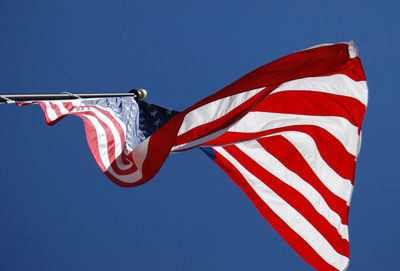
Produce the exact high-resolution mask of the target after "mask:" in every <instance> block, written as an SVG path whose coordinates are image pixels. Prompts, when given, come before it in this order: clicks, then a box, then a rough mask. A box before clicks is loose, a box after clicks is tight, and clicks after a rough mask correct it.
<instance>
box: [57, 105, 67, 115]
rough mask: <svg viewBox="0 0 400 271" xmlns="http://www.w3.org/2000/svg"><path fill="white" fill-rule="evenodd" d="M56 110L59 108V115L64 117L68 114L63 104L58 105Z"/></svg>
mask: <svg viewBox="0 0 400 271" xmlns="http://www.w3.org/2000/svg"><path fill="white" fill-rule="evenodd" d="M58 108H60V111H61V114H63V115H65V114H68V113H69V110H68V109H67V108H65V106H64V102H60V103H58Z"/></svg>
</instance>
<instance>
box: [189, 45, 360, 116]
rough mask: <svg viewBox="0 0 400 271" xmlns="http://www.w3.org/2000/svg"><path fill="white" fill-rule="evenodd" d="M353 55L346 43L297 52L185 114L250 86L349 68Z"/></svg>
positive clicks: (273, 83) (259, 86)
mask: <svg viewBox="0 0 400 271" xmlns="http://www.w3.org/2000/svg"><path fill="white" fill-rule="evenodd" d="M352 61H353V60H352V59H351V58H350V56H349V53H348V45H347V44H334V45H331V46H323V47H318V48H313V49H309V50H305V51H300V52H296V53H293V54H290V55H287V56H285V57H282V58H280V59H278V60H275V61H273V62H271V63H268V64H266V65H264V66H261V67H260V68H258V69H256V70H254V71H252V72H250V73H248V74H246V75H245V76H243V77H241V78H240V79H239V80H237V81H235V82H233V83H232V84H230V85H228V86H227V87H225V88H223V89H222V90H220V91H218V92H217V93H215V94H213V95H211V96H209V97H207V98H205V99H203V100H201V101H200V102H198V103H196V104H194V105H193V106H191V107H189V108H188V109H186V110H185V111H183V112H182V113H183V114H186V113H188V112H190V111H192V110H194V109H196V108H198V107H200V106H202V105H205V104H207V103H210V102H212V101H214V100H218V99H221V98H224V97H228V96H231V95H234V94H237V93H241V92H243V91H247V90H250V89H257V88H261V87H269V86H275V85H280V84H282V83H283V82H287V81H291V80H295V79H299V78H304V77H313V76H319V75H323V74H328V73H340V72H343V71H344V70H347V69H350V68H349V67H348V65H353V64H352Z"/></svg>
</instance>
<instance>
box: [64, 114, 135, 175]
mask: <svg viewBox="0 0 400 271" xmlns="http://www.w3.org/2000/svg"><path fill="white" fill-rule="evenodd" d="M75 112H76V113H84V112H93V113H94V114H95V115H96V117H98V118H99V119H100V120H101V121H103V122H104V123H105V124H106V126H107V127H108V128H109V129H110V131H111V133H112V137H113V141H114V146H115V147H114V157H115V158H116V160H115V162H116V166H117V167H118V168H119V169H121V170H126V169H129V168H130V167H131V166H132V163H129V164H128V165H125V164H124V163H123V162H122V160H121V158H120V159H118V157H119V156H120V155H121V153H122V145H121V138H120V135H119V133H118V130H117V128H116V127H115V125H114V123H113V122H112V121H111V120H110V118H109V117H107V116H106V115H105V114H103V113H102V112H101V111H99V110H98V109H97V108H96V107H86V106H81V107H77V108H74V109H73V110H71V113H75ZM107 112H110V111H108V110H107ZM110 113H111V114H112V115H113V117H114V119H116V118H115V116H114V114H113V113H112V112H110ZM84 115H85V116H88V115H86V114H84ZM99 125H100V126H101V124H100V123H99ZM101 131H102V132H103V133H104V138H105V140H106V139H107V137H106V131H105V130H104V129H103V127H101ZM124 132H125V131H124ZM123 138H125V134H124V135H123ZM108 145H109V144H107V145H105V146H104V147H106V150H107V160H109V159H108V148H109V146H108ZM99 147H100V146H99ZM102 152H103V150H102ZM107 167H109V166H106V168H107Z"/></svg>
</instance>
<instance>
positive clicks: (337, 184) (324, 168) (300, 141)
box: [282, 132, 353, 205]
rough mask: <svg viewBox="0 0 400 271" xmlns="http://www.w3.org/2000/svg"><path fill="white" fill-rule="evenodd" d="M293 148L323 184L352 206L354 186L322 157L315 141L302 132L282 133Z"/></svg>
mask: <svg viewBox="0 0 400 271" xmlns="http://www.w3.org/2000/svg"><path fill="white" fill-rule="evenodd" d="M282 136H283V137H285V138H286V139H287V140H288V141H289V142H290V143H292V144H293V146H294V147H295V148H296V149H297V150H298V151H299V152H300V154H301V156H303V158H304V159H305V160H306V162H307V164H308V165H309V166H310V167H311V169H312V170H313V171H314V173H315V175H317V177H318V178H319V179H320V180H321V182H322V183H323V184H324V185H325V186H326V187H327V188H328V189H329V190H330V191H332V193H334V194H335V195H337V196H338V197H340V198H342V199H344V200H345V201H346V202H347V204H348V205H350V199H351V194H352V192H353V185H352V183H351V181H350V180H347V179H344V178H342V177H341V176H340V175H339V174H337V173H336V171H334V170H333V169H332V168H331V167H330V166H329V165H328V164H327V163H326V162H325V160H324V159H323V158H322V157H321V154H320V153H319V151H318V147H317V145H316V143H315V141H314V139H313V138H312V137H311V136H309V135H307V134H305V133H301V132H287V133H282Z"/></svg>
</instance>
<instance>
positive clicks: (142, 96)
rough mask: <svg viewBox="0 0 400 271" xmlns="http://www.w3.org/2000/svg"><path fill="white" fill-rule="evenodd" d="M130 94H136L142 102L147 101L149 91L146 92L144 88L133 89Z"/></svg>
mask: <svg viewBox="0 0 400 271" xmlns="http://www.w3.org/2000/svg"><path fill="white" fill-rule="evenodd" d="M129 92H130V93H134V94H135V95H136V97H137V98H138V99H139V100H141V101H142V100H144V99H146V97H147V90H145V89H144V88H139V89H131V90H130V91H129Z"/></svg>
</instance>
